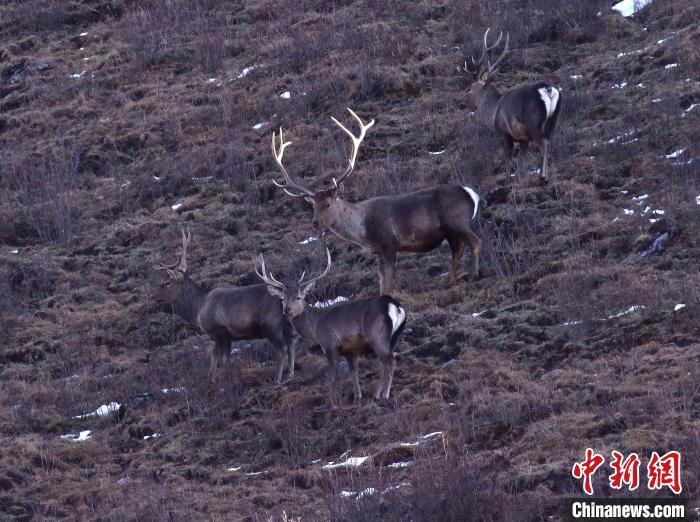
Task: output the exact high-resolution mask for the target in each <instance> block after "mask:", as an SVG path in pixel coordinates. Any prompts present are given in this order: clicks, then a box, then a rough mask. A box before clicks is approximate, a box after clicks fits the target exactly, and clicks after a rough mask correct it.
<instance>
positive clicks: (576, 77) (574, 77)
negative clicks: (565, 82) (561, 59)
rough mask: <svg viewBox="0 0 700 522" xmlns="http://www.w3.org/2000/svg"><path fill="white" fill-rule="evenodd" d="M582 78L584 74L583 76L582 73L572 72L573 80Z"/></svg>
mask: <svg viewBox="0 0 700 522" xmlns="http://www.w3.org/2000/svg"><path fill="white" fill-rule="evenodd" d="M582 78H583V76H581V75H580V74H572V75H571V79H572V80H580V79H582Z"/></svg>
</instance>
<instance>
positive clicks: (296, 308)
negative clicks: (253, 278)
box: [255, 247, 331, 318]
mask: <svg viewBox="0 0 700 522" xmlns="http://www.w3.org/2000/svg"><path fill="white" fill-rule="evenodd" d="M330 269H331V252H330V250H328V247H326V268H325V269H324V270H323V272H321V274H320V275H318V276H316V277H314V278H312V279H309V280H307V281H304V276H305V275H306V272H303V273H302V274H301V277H300V278H299V280H298V281H297V282H296V283H294V284H289V285H285V284H283V283H281V282H280V281H278V280H277V279H275V276H274V275H273V274H272V272H267V270H266V268H265V258H264V257H263V255H262V254H260V270H258V268H257V267H256V268H255V273H256V274H257V276H258V277H259V278H260V279H261V280H262V281H263V282H264V283H265V284H266V285H267V291H268V292H270V294H271V295H273V296H274V297H278V298H279V299H281V300H282V312H283V313H284V315H286V316H287V317H289V318H294V317H298V316H299V315H301V314H302V313H303V312H304V308H305V307H306V301H305V299H306V296H307V294H308V293H309V292H310V291H311V289H312V288H313V287H314V285H315V284H316V282H317V281H319V280H320V279H321V278H323V277H325V276H326V274H328V272H329V271H330Z"/></svg>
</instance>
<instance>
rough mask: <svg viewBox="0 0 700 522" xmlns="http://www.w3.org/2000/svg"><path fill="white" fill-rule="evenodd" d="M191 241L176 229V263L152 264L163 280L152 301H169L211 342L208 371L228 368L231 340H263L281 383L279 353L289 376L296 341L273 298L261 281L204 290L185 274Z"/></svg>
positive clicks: (277, 300)
mask: <svg viewBox="0 0 700 522" xmlns="http://www.w3.org/2000/svg"><path fill="white" fill-rule="evenodd" d="M191 239H192V235H191V234H190V232H189V230H188V231H187V232H185V230H182V250H181V251H180V259H179V260H178V261H177V263H174V264H171V265H153V268H154V269H155V270H164V271H165V272H166V273H167V274H168V280H167V281H166V282H165V283H164V284H163V285H162V286H161V287H160V288H158V290H156V292H155V294H154V299H155V301H157V302H165V303H169V304H170V305H171V306H172V307H173V311H174V312H175V313H176V314H178V315H179V316H180V317H182V318H183V319H185V320H186V321H189V322H190V323H192V324H194V325H196V326H197V327H199V328H200V329H201V330H202V331H204V332H206V333H207V334H209V336H210V337H211V338H212V339H213V340H214V342H215V345H214V349H213V350H212V352H211V368H210V373H212V372H214V370H215V369H216V368H220V367H222V366H223V367H224V368H228V366H229V357H230V354H231V342H233V341H242V340H252V339H267V340H268V341H270V344H272V346H273V347H274V348H275V352H276V354H277V368H276V371H275V381H276V382H277V383H280V382H281V381H282V373H283V372H284V363H285V357H286V359H287V363H288V375H289V377H290V378H291V377H292V376H293V375H294V361H295V357H296V341H295V336H294V330H293V328H292V325H291V324H290V323H289V321H288V320H287V318H286V317H285V316H284V314H282V305H281V304H280V302H279V299H276V298H275V297H272V296H271V295H270V293H269V292H268V291H267V285H264V284H256V285H249V286H242V287H238V288H222V287H218V288H214V289H213V290H209V289H206V288H203V287H202V286H200V285H198V284H197V283H195V282H194V281H193V280H192V279H190V277H189V276H188V275H187V247H188V245H189V244H190V241H191Z"/></svg>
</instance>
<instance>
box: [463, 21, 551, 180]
mask: <svg viewBox="0 0 700 522" xmlns="http://www.w3.org/2000/svg"><path fill="white" fill-rule="evenodd" d="M489 31H490V29H487V30H486V32H485V33H484V42H483V47H482V51H481V57H480V58H479V59H478V60H476V59H474V58H473V57H472V65H473V66H474V68H470V67H469V66H468V65H467V62H464V71H465V72H466V73H467V74H469V75H470V76H471V77H472V78H473V83H472V86H471V89H470V90H469V93H468V94H467V104H468V105H469V107H470V108H471V109H472V110H475V111H476V112H477V118H478V119H479V120H480V121H481V122H482V123H484V124H486V125H488V126H489V127H491V128H492V129H493V130H494V131H495V132H496V133H497V134H499V135H500V137H501V138H502V140H503V148H504V150H505V153H506V157H507V158H508V160H510V161H512V160H513V159H514V152H515V145H516V144H517V145H518V156H519V161H518V163H519V166H518V169H520V168H522V165H523V163H524V160H525V158H526V155H527V149H528V146H529V144H530V143H531V142H534V143H535V144H536V145H537V147H538V148H539V149H540V151H541V152H542V171H541V173H542V177H543V178H545V179H546V178H547V168H548V166H547V156H548V153H549V140H550V139H551V137H552V133H553V132H554V128H555V127H556V125H557V119H558V118H559V110H560V109H561V93H560V92H559V90H558V89H556V88H555V87H552V86H551V85H549V84H547V83H544V82H537V83H528V84H525V85H521V86H519V87H516V88H514V89H511V90H509V91H506V92H504V93H501V92H499V91H498V89H496V87H495V86H494V85H493V83H492V80H493V77H494V75H495V74H496V72H497V71H498V67H499V65H500V64H501V61H502V60H503V58H505V57H506V55H507V54H508V43H509V41H510V35H509V34H506V41H505V45H504V46H503V50H502V52H501V54H500V55H499V56H498V58H496V60H495V61H494V62H493V63H491V57H490V56H489V54H490V53H491V51H493V50H494V49H496V48H497V47H498V45H499V44H500V43H501V40H502V39H503V33H502V32H501V33H500V34H499V36H498V38H497V39H496V41H495V42H494V43H492V44H489V43H488V36H489ZM484 60H485V61H484ZM516 159H517V158H516Z"/></svg>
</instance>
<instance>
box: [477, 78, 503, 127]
mask: <svg viewBox="0 0 700 522" xmlns="http://www.w3.org/2000/svg"><path fill="white" fill-rule="evenodd" d="M500 99H501V93H500V92H498V89H496V88H495V87H494V86H493V85H491V84H490V83H487V84H486V85H485V86H484V88H483V89H482V90H481V91H479V93H478V94H477V96H476V107H477V109H476V117H477V118H478V119H479V121H480V122H481V123H483V124H485V125H488V126H489V127H491V128H492V129H493V128H495V121H496V108H497V107H498V101H499V100H500Z"/></svg>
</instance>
